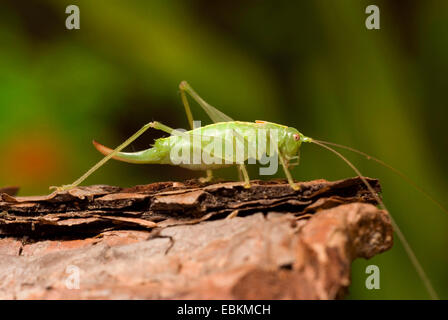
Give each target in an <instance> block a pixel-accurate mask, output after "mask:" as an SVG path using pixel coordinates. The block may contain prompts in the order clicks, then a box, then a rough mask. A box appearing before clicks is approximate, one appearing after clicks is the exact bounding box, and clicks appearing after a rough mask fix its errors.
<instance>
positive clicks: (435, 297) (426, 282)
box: [309, 139, 439, 300]
mask: <svg viewBox="0 0 448 320" xmlns="http://www.w3.org/2000/svg"><path fill="white" fill-rule="evenodd" d="M309 142H312V143H314V144H317V145H318V146H321V147H322V148H325V149H327V150H330V151H331V152H333V153H334V154H336V155H337V156H338V157H339V158H341V159H342V160H343V161H344V162H345V163H346V164H347V165H348V166H349V167H350V168H352V169H353V171H355V173H356V174H357V175H358V177H359V178H360V179H361V181H362V182H363V183H364V184H365V185H366V187H367V189H368V190H369V191H370V192H371V193H372V195H373V197H374V198H375V200H376V201H377V202H378V204H379V205H380V207H381V209H383V210H385V211H387V212H389V210H387V208H386V206H385V205H384V203H383V201H382V200H381V199H380V197H379V196H378V194H377V193H376V192H375V190H373V188H372V186H371V185H370V184H369V183H368V182H367V180H366V178H364V176H363V175H362V174H361V172H360V171H359V170H358V169H357V168H356V167H355V166H354V165H353V164H352V163H351V162H350V161H349V160H348V159H347V158H345V157H344V156H343V155H342V154H340V153H339V152H338V151H336V150H334V149H333V148H331V147H329V146H327V145H325V144H324V143H323V142H321V141H319V140H314V139H310V141H309ZM390 219H391V223H392V227H393V228H394V230H395V232H396V233H397V235H398V238H399V239H400V241H401V243H402V244H403V247H404V249H405V251H406V254H407V255H408V257H409V260H411V263H412V265H413V266H414V268H415V270H416V271H417V273H418V275H419V277H420V279H421V280H422V282H423V284H424V285H425V287H426V290H427V291H428V293H429V295H430V297H431V299H433V300H439V297H438V295H437V293H436V291H435V290H434V288H433V286H432V284H431V281H430V280H429V278H428V276H427V275H426V273H425V270H424V269H423V267H422V265H421V264H420V262H419V260H418V259H417V256H416V255H415V253H414V250H412V248H411V246H410V245H409V242H408V241H407V240H406V237H405V236H404V234H403V232H401V230H400V228H399V227H398V225H397V224H396V223H395V220H394V218H393V217H392V216H390Z"/></svg>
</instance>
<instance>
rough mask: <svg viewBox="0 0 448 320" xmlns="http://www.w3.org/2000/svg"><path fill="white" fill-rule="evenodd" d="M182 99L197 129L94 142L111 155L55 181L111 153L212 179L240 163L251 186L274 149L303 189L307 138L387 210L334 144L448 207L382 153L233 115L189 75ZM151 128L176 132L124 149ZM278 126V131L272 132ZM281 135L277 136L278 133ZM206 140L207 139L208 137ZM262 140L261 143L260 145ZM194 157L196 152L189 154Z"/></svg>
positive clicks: (410, 252)
mask: <svg viewBox="0 0 448 320" xmlns="http://www.w3.org/2000/svg"><path fill="white" fill-rule="evenodd" d="M179 88H180V93H181V99H182V102H183V105H184V108H185V111H186V114H187V118H188V122H189V124H190V127H191V130H189V131H179V130H176V129H172V128H170V127H168V126H166V125H164V124H162V123H159V122H157V121H154V122H150V123H147V124H146V125H144V126H143V127H142V128H141V129H140V130H138V131H137V132H136V133H135V134H134V135H132V136H131V137H130V138H129V139H127V140H126V141H124V142H123V143H122V144H120V145H119V146H118V147H117V148H115V149H109V148H107V147H105V146H103V145H101V144H99V143H97V142H95V141H93V144H94V146H95V148H96V149H97V150H98V151H100V152H101V153H102V154H104V155H105V157H104V158H103V159H102V160H100V161H99V162H98V163H97V164H95V165H94V166H93V167H92V168H90V169H89V170H88V171H87V172H86V173H85V174H83V175H82V176H81V177H80V178H79V179H77V180H76V181H74V182H73V183H72V184H70V185H64V186H61V187H52V188H56V189H57V191H63V190H67V189H70V188H74V187H76V186H78V185H79V184H80V183H82V182H83V181H84V180H85V179H86V178H87V177H88V176H90V175H91V174H92V173H93V172H95V171H96V170H97V169H99V168H100V167H101V166H102V165H103V164H105V163H106V162H107V161H108V160H110V159H111V158H113V159H116V160H119V161H124V162H129V163H136V164H168V165H179V166H182V167H185V168H188V169H191V170H204V171H206V173H207V175H206V177H205V178H202V179H201V180H202V181H203V182H206V181H210V180H211V179H212V177H213V176H212V170H213V169H219V168H222V167H227V166H237V167H238V168H239V170H240V173H241V175H240V177H242V179H241V180H243V181H244V183H243V185H244V187H245V188H250V179H249V175H248V172H247V169H246V166H245V164H244V162H245V161H247V160H248V159H252V158H254V159H255V160H258V161H260V160H262V157H263V156H264V155H268V156H271V157H274V158H275V159H278V160H279V162H280V164H281V166H282V168H283V171H284V173H285V175H286V178H287V180H288V183H289V185H290V186H291V188H293V189H294V190H299V189H300V185H299V184H297V183H295V182H294V179H293V178H292V175H291V173H290V171H289V169H290V168H291V167H292V166H294V165H297V164H298V160H299V152H300V147H301V144H302V143H314V144H316V145H319V146H320V147H322V148H325V149H327V150H329V151H331V152H333V153H334V154H335V155H337V156H338V157H339V158H341V159H342V160H343V161H344V162H345V163H346V164H347V165H348V166H350V167H351V168H352V169H353V171H354V172H355V173H356V174H357V175H358V176H359V177H360V179H361V180H362V181H363V183H364V184H365V185H366V187H367V189H368V190H369V191H370V192H371V193H372V195H373V196H374V198H375V199H376V201H377V202H378V203H379V205H380V207H381V208H382V209H384V210H386V211H388V210H387V208H386V206H385V205H384V203H383V201H382V200H381V199H380V197H379V196H378V194H377V193H376V192H375V191H374V190H373V188H372V187H371V186H370V184H369V183H368V182H367V180H366V179H365V178H364V176H363V175H362V174H361V172H360V171H359V170H358V169H357V168H356V167H355V166H354V165H353V164H352V163H351V162H350V161H349V160H348V159H346V158H345V157H344V156H343V155H342V154H340V153H339V152H338V151H336V150H334V149H333V148H331V147H330V145H331V146H335V147H340V148H344V149H346V150H349V151H352V152H355V153H358V154H360V155H362V156H365V157H367V158H368V159H371V160H374V161H376V162H377V163H379V164H381V165H382V166H385V167H386V168H388V169H391V170H392V171H394V172H395V173H397V174H398V175H400V176H401V177H402V178H404V179H405V180H406V181H408V182H409V183H410V184H411V185H413V186H414V187H415V188H416V189H417V190H419V191H420V192H422V193H423V194H424V195H425V196H426V197H428V198H429V199H430V200H431V201H432V202H434V203H435V204H436V205H438V206H439V207H440V208H441V209H442V210H444V211H445V212H448V210H446V209H445V208H444V207H443V206H442V205H441V204H440V203H439V202H437V201H436V200H434V199H433V198H432V197H431V196H430V195H428V194H427V193H426V192H425V191H423V190H422V189H421V188H420V187H419V186H418V185H417V184H416V183H414V182H413V181H412V180H410V179H409V178H407V177H406V176H405V175H403V174H402V173H401V172H400V171H398V170H397V169H395V168H392V167H391V166H389V165H387V164H386V163H384V162H383V161H381V160H379V159H376V158H374V157H371V156H369V155H367V154H366V153H363V152H361V151H358V150H356V149H353V148H351V147H346V146H343V145H340V144H335V143H331V142H326V141H320V140H315V139H313V138H310V137H307V136H305V135H303V134H302V133H301V132H299V131H298V130H297V129H295V128H292V127H287V126H284V125H280V124H276V123H273V122H268V121H255V122H243V121H235V120H233V119H232V118H230V117H229V116H227V115H225V114H224V113H222V112H221V111H219V110H218V109H216V108H215V107H213V106H211V105H210V104H208V103H207V102H205V101H204V100H203V99H202V98H201V97H200V96H199V95H198V94H197V93H196V92H195V91H194V90H193V88H192V87H191V86H190V85H189V84H188V83H187V82H185V81H182V82H181V83H180V85H179ZM187 94H188V95H190V96H191V97H192V98H193V99H194V100H195V101H196V102H197V103H198V104H199V105H200V106H201V107H202V108H203V109H204V111H205V112H206V113H207V114H208V116H209V117H210V118H211V120H212V121H213V124H211V125H207V126H204V127H196V128H195V127H194V121H193V115H192V112H191V109H190V106H189V102H188V100H187ZM149 128H154V129H157V130H161V131H164V132H166V133H168V134H170V136H169V137H166V138H160V139H157V140H156V141H155V143H154V145H153V146H152V147H151V148H149V149H146V150H143V151H139V152H132V153H131V152H122V150H123V149H124V148H125V147H127V146H128V145H129V144H131V143H132V142H133V141H134V140H136V139H137V138H138V137H139V136H140V135H142V134H143V133H144V132H145V131H146V130H148V129H149ZM260 132H262V133H263V134H266V133H267V134H266V135H265V136H264V139H263V138H262V137H263V135H259V133H260ZM273 132H275V135H273V134H272V133H273ZM195 138H199V140H198V141H197V143H198V144H196V145H195V144H194V141H195ZM204 138H213V139H214V140H215V143H216V144H215V145H214V146H215V147H216V146H219V147H220V148H224V149H225V147H226V146H228V145H231V146H235V145H236V144H237V145H239V146H240V149H232V150H233V151H232V152H231V153H230V154H228V153H225V152H224V154H223V153H222V152H216V150H217V148H210V145H211V143H212V142H210V141H208V140H209V139H204ZM274 138H275V139H274ZM204 140H205V141H204ZM260 146H261V147H260ZM175 148H180V149H182V150H183V151H185V150H189V151H193V153H194V151H200V152H201V154H202V155H203V154H204V153H205V155H207V156H208V157H211V158H213V157H214V158H215V159H214V160H216V159H218V160H221V161H211V162H210V161H209V162H207V161H205V160H204V159H203V158H202V157H200V158H199V159H200V160H199V162H196V163H192V162H189V163H188V162H178V161H175V159H174V158H173V152H172V151H173V149H175ZM238 155H240V157H239V158H240V159H239V161H237V156H238ZM189 159H190V158H189ZM391 221H392V225H393V228H394V229H395V232H396V233H397V235H398V237H399V239H400V241H401V242H402V243H403V246H404V248H405V250H406V253H407V255H408V256H409V259H410V260H411V262H412V264H413V266H414V267H415V269H416V271H417V273H418V275H419V277H420V278H421V280H422V281H423V283H424V285H425V287H426V289H427V291H428V293H429V295H430V296H431V298H433V299H438V296H437V293H436V292H435V290H434V288H433V286H432V284H431V282H430V281H429V279H428V277H427V275H426V273H425V271H424V270H423V268H422V266H421V264H420V262H419V261H418V259H417V257H416V256H415V254H414V252H413V250H412V248H411V247H410V245H409V243H408V241H407V240H406V238H405V236H404V234H403V233H402V232H401V230H400V228H399V227H398V226H397V224H396V223H395V221H394V219H393V218H392V217H391Z"/></svg>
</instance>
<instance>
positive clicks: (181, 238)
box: [0, 178, 393, 299]
mask: <svg viewBox="0 0 448 320" xmlns="http://www.w3.org/2000/svg"><path fill="white" fill-rule="evenodd" d="M368 181H369V183H370V184H371V186H372V187H373V188H374V189H375V191H377V192H379V191H380V185H379V182H378V181H377V180H375V179H368ZM14 191H16V190H15V189H14V188H9V189H3V190H0V192H3V193H2V194H1V195H0V212H1V214H0V237H1V238H0V299H97V298H100V299H117V298H118V299H335V298H342V297H343V296H344V294H345V293H346V292H347V288H348V287H349V284H350V269H351V262H352V261H353V260H354V259H356V258H358V257H363V258H370V257H372V256H374V255H376V254H378V253H381V252H383V251H385V250H387V249H389V248H390V247H391V246H392V243H393V240H392V239H393V238H392V233H393V231H392V227H391V224H390V219H389V216H388V214H387V213H386V212H384V211H382V210H379V209H378V208H377V207H376V206H375V198H374V197H373V196H372V195H371V194H370V193H369V191H368V190H367V188H366V187H365V186H364V185H363V183H362V181H361V180H360V179H359V178H351V179H345V180H339V181H334V182H328V181H325V180H315V181H309V182H303V183H301V189H300V190H299V191H294V190H292V189H291V188H290V187H289V185H288V184H287V183H286V182H284V181H281V180H274V181H264V182H262V181H252V187H251V188H250V189H245V188H244V187H243V186H242V184H241V183H239V182H238V183H237V182H221V183H214V184H209V185H202V184H199V183H198V182H197V181H187V182H184V183H180V182H162V183H153V184H149V185H142V186H136V187H133V188H127V189H123V188H119V187H114V186H104V185H102V186H90V187H79V188H76V189H72V190H69V191H66V192H60V193H56V192H55V193H52V194H50V195H48V196H34V197H15V196H13V195H12V194H13V193H14ZM78 276H79V277H78Z"/></svg>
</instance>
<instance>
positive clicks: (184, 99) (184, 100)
mask: <svg viewBox="0 0 448 320" xmlns="http://www.w3.org/2000/svg"><path fill="white" fill-rule="evenodd" d="M188 88H189V85H188V84H187V83H186V82H185V81H182V82H181V83H180V84H179V89H180V97H181V99H182V104H183V105H184V108H185V113H186V114H187V119H188V123H189V125H190V128H191V130H193V129H194V122H193V121H194V120H193V113H192V112H191V108H190V104H189V103H188V99H187V90H188ZM205 172H206V176H205V177H201V178H199V182H200V183H207V182H210V181H212V180H213V171H212V170H210V169H208V170H206V171H205Z"/></svg>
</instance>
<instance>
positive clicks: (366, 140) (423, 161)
mask: <svg viewBox="0 0 448 320" xmlns="http://www.w3.org/2000/svg"><path fill="white" fill-rule="evenodd" d="M69 4H77V5H78V6H79V8H80V12H81V29H80V30H67V29H66V28H65V19H66V17H67V14H65V8H66V6H67V5H69ZM369 4H376V5H378V6H379V8H380V10H381V30H367V29H366V27H365V24H364V23H365V19H366V17H367V15H366V14H365V8H366V6H367V5H369ZM447 28H448V1H444V0H439V1H435V0H434V1H397V0H395V1H368V2H367V1H359V0H344V1H325V0H321V1H301V2H293V1H252V0H245V1H238V2H233V1H220V2H211V1H205V0H194V1H191V0H190V1H111V0H108V1H100V0H97V1H87V0H86V1H61V0H53V1H51V0H45V1H43V0H33V1H15V0H3V1H2V2H1V4H0V148H1V150H2V154H1V157H0V186H6V185H19V186H20V187H21V191H20V194H21V195H30V194H37V193H48V186H49V185H61V184H67V183H70V182H72V181H73V180H75V179H76V178H77V177H79V176H80V175H81V174H82V173H84V172H85V171H86V170H87V169H88V168H89V167H90V166H91V165H93V164H94V163H95V162H96V161H98V160H99V159H100V158H101V155H100V154H99V153H98V152H97V151H96V150H95V149H94V148H93V147H92V145H91V140H92V139H93V138H95V139H97V140H98V141H100V142H101V143H104V144H105V145H108V146H111V147H113V146H116V145H118V144H119V143H120V142H122V141H123V140H125V139H126V138H127V137H129V136H130V135H131V134H132V133H134V132H135V131H136V130H138V129H139V128H140V127H141V126H142V125H143V124H145V123H146V122H149V121H151V120H158V121H161V122H163V123H165V124H167V125H169V126H171V127H175V128H180V127H184V128H186V127H187V121H186V116H185V113H184V111H183V107H182V104H181V100H180V96H179V92H178V84H179V82H180V81H181V80H187V81H189V83H190V84H191V85H192V86H193V87H194V88H195V89H196V90H197V91H198V92H199V94H201V95H202V96H203V97H204V98H205V99H206V100H207V101H208V102H210V103H211V104H212V105H214V106H216V107H218V108H219V109H220V110H222V111H223V112H225V113H226V114H228V115H229V116H231V117H233V118H235V119H238V120H249V121H253V120H256V119H260V120H268V121H273V122H277V123H281V124H285V125H288V126H293V127H296V128H298V129H299V130H300V131H301V132H303V133H304V134H305V135H308V136H311V137H315V138H317V139H319V138H320V139H323V140H329V141H333V142H337V143H342V144H345V145H349V146H352V147H355V148H358V149H360V150H363V151H365V152H367V153H370V154H372V155H374V156H377V157H379V158H380V159H383V160H384V161H386V162H387V163H389V164H391V165H392V166H394V167H396V168H398V169H400V170H402V171H403V172H405V173H406V174H407V175H409V176H410V177H412V178H413V179H414V180H415V181H416V182H417V183H418V184H419V185H421V186H422V187H423V188H425V189H426V190H427V191H428V192H429V193H431V194H432V195H433V196H434V197H435V198H437V199H440V200H441V202H442V203H443V204H444V205H445V206H448V202H447V200H446V194H447V191H448V182H447V178H448V174H447V171H446V169H445V165H446V163H447V162H448V152H446V150H447V149H448V140H447V139H446V137H447V135H446V132H445V128H446V127H445V126H446V120H447V119H448V108H447V102H446V101H447V92H448V85H447V83H448V82H447V80H446V76H447V74H448V41H447V37H448V32H447V31H448V29H447ZM194 112H196V114H197V115H199V118H201V117H202V119H205V117H204V116H203V114H202V113H201V112H200V110H199V108H198V107H197V108H195V109H194ZM196 118H198V117H196ZM160 136H161V134H160V133H159V132H148V133H147V134H145V135H144V136H143V137H141V138H140V139H139V140H138V141H136V142H135V143H134V144H133V145H132V147H131V148H129V150H139V149H143V148H147V147H148V146H149V144H150V143H151V142H152V141H153V139H154V138H157V137H160ZM344 154H345V152H344ZM348 156H349V158H350V159H351V160H353V162H354V163H355V165H357V166H358V167H359V168H360V170H361V172H363V173H364V174H365V175H367V176H371V177H376V178H379V179H380V181H381V183H382V186H383V190H384V192H383V196H384V200H385V203H386V205H387V206H388V208H389V209H390V211H391V214H392V215H393V216H394V217H395V219H396V221H397V223H398V224H399V225H400V227H401V229H402V230H403V232H404V233H405V234H406V236H407V237H408V239H409V241H410V244H411V245H412V247H413V248H414V249H415V251H416V254H417V256H418V257H419V258H420V260H421V262H422V264H423V266H424V268H425V269H426V271H427V273H428V275H429V277H430V279H431V281H432V282H433V284H434V286H435V288H436V290H437V292H438V293H439V294H440V295H441V297H442V298H448V273H447V266H448V255H447V244H448V237H447V232H446V230H448V216H447V215H446V214H444V213H443V211H441V210H440V209H438V208H437V207H436V206H434V205H433V204H432V203H431V202H429V201H428V200H427V199H426V198H425V197H424V196H422V195H421V194H419V193H418V192H416V191H415V190H414V189H413V188H412V187H410V186H408V185H407V184H406V183H405V182H404V181H402V180H401V179H400V178H398V177H397V176H395V175H394V174H393V173H391V172H388V171H387V170H385V169H384V168H382V167H379V166H378V165H376V164H375V163H371V162H369V161H367V160H365V159H363V158H360V157H358V156H356V155H353V154H348ZM250 171H251V173H252V178H257V177H258V176H257V173H256V172H257V168H256V167H253V166H252V167H251V168H250ZM199 175H200V173H197V172H192V171H188V170H184V169H180V168H175V167H168V166H166V167H165V166H156V165H153V166H137V165H131V164H125V163H119V162H112V161H111V162H109V163H108V164H107V165H105V166H104V167H103V168H102V169H101V170H99V171H98V172H96V173H95V174H94V175H92V176H91V177H90V178H89V179H88V180H87V181H86V182H85V184H99V183H104V184H113V185H114V184H115V185H120V186H131V185H135V184H145V183H149V182H154V181H163V180H182V179H187V178H191V177H197V176H199ZM216 175H218V176H220V177H222V178H227V179H235V178H236V170H222V171H219V172H216ZM353 175H354V174H353V172H351V171H350V169H349V168H347V166H346V165H345V164H344V163H342V162H341V161H340V160H339V159H337V158H336V157H335V156H334V155H332V154H331V153H329V152H328V151H326V150H321V149H319V148H318V147H317V146H313V145H304V146H303V150H302V160H301V165H300V166H299V167H297V168H296V169H295V170H294V176H295V178H296V179H299V180H310V179H317V178H326V179H329V180H332V179H341V178H345V177H349V176H353ZM278 176H279V177H282V176H283V175H282V172H279V174H278ZM369 264H376V265H378V266H379V267H380V270H381V289H380V290H367V289H366V288H365V286H364V281H365V279H366V276H367V275H366V274H365V268H366V266H367V265H369ZM349 298H352V299H363V298H368V299H401V298H416V299H419V298H422V299H426V298H428V295H427V293H426V291H425V290H424V287H423V285H422V284H421V282H420V280H419V279H418V277H417V274H416V272H415V271H414V270H413V268H412V266H411V264H410V262H409V260H408V259H407V257H406V255H405V253H404V251H403V248H402V245H401V244H400V243H399V242H398V240H397V239H396V241H395V245H394V248H393V249H392V250H390V251H388V252H386V253H384V254H381V255H379V256H378V257H375V258H373V259H371V260H369V261H365V260H357V261H356V262H355V263H354V270H353V284H352V286H351V287H350V296H349Z"/></svg>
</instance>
